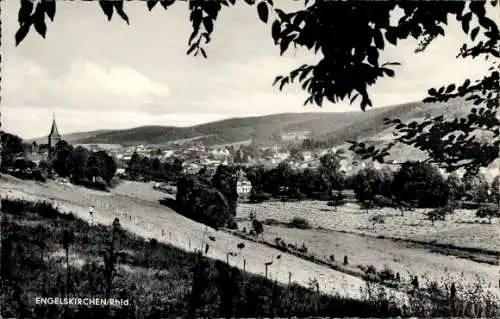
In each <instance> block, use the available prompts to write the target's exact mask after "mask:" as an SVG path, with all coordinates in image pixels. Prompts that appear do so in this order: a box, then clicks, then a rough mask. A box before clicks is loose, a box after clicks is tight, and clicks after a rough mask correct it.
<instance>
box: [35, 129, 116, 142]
mask: <svg viewBox="0 0 500 319" xmlns="http://www.w3.org/2000/svg"><path fill="white" fill-rule="evenodd" d="M107 132H110V130H96V131H89V132H75V133H69V134H64V140H65V141H67V142H68V143H78V141H79V140H83V139H92V138H94V137H96V136H98V135H100V134H103V133H107ZM47 133H48V132H47ZM27 141H28V142H30V143H31V142H37V143H38V144H45V143H47V136H41V137H37V138H33V139H30V140H27Z"/></svg>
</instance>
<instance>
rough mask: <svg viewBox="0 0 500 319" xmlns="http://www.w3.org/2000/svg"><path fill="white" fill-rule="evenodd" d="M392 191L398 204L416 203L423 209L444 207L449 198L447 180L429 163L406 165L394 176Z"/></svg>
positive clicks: (409, 163) (407, 163)
mask: <svg viewBox="0 0 500 319" xmlns="http://www.w3.org/2000/svg"><path fill="white" fill-rule="evenodd" d="M391 190H392V193H393V194H394V196H395V198H396V200H397V201H398V202H403V201H404V202H411V201H416V202H417V203H418V206H419V207H422V208H436V207H440V206H443V205H445V204H446V203H447V202H448V197H449V190H448V185H447V184H446V180H445V179H444V177H443V176H442V175H441V173H440V172H439V170H438V169H437V168H436V167H434V166H433V165H431V164H429V163H420V162H406V163H404V164H403V165H402V166H401V168H400V170H399V171H398V172H397V173H396V174H395V176H394V180H393V182H392V185H391Z"/></svg>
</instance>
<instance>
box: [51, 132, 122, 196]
mask: <svg viewBox="0 0 500 319" xmlns="http://www.w3.org/2000/svg"><path fill="white" fill-rule="evenodd" d="M50 165H51V168H52V169H53V170H54V172H55V173H57V175H59V176H60V177H67V178H70V180H71V182H72V183H75V184H83V185H86V184H95V186H98V187H106V186H109V185H110V184H111V180H112V178H113V177H114V176H115V173H116V169H117V165H116V162H115V160H114V159H113V157H111V156H110V155H109V154H108V153H106V152H105V151H98V152H91V151H89V150H87V149H86V148H83V147H81V146H78V147H73V146H72V145H70V144H68V143H67V142H66V141H60V142H58V143H57V145H56V147H55V149H54V153H53V158H52V160H51V163H50Z"/></svg>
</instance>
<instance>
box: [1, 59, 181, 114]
mask: <svg viewBox="0 0 500 319" xmlns="http://www.w3.org/2000/svg"><path fill="white" fill-rule="evenodd" d="M4 69H5V77H4V78H5V79H7V80H6V81H5V85H4V98H5V100H4V105H5V107H13V106H16V105H30V106H32V107H45V108H54V107H64V108H70V109H86V110H100V109H110V108H111V109H135V110H137V109H141V108H142V107H144V106H146V105H147V104H149V103H153V102H162V101H164V100H165V99H166V98H168V97H169V95H170V93H171V90H170V88H169V86H167V85H166V84H163V83H158V82H155V81H153V80H151V79H150V78H148V77H147V76H146V75H144V74H142V73H140V72H138V71H137V70H135V69H133V68H131V67H128V66H109V67H104V66H101V65H99V64H97V63H94V62H90V61H76V62H74V63H73V64H71V66H70V68H69V69H68V70H65V71H62V72H58V73H59V74H58V73H56V72H54V71H52V72H50V71H51V70H45V69H44V68H42V67H41V66H39V65H38V64H36V63H34V62H33V61H30V60H27V59H24V58H21V57H14V58H13V59H12V60H9V61H8V63H6V67H5V68H4Z"/></svg>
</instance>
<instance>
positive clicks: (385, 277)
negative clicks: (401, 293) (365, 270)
mask: <svg viewBox="0 0 500 319" xmlns="http://www.w3.org/2000/svg"><path fill="white" fill-rule="evenodd" d="M378 277H379V279H380V281H382V282H386V281H395V280H396V275H395V274H394V271H392V269H391V268H389V266H387V265H386V266H384V269H382V270H381V271H380V272H379V273H378Z"/></svg>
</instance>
